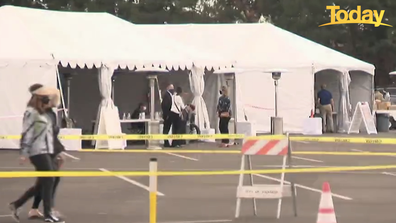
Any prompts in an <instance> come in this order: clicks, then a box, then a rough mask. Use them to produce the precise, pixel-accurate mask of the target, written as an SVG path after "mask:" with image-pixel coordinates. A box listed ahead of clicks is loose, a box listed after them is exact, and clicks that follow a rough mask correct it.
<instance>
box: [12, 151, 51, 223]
mask: <svg viewBox="0 0 396 223" xmlns="http://www.w3.org/2000/svg"><path fill="white" fill-rule="evenodd" d="M30 162H31V163H32V164H33V166H34V167H35V169H36V171H54V165H53V161H52V158H51V156H50V155H49V154H40V155H36V156H32V157H30ZM53 186H54V178H53V177H39V178H37V180H36V183H35V185H34V186H33V187H31V188H29V189H28V190H27V191H26V192H25V193H24V194H23V195H22V196H21V197H20V198H19V199H18V200H16V201H14V202H13V203H14V205H15V207H16V208H20V207H22V206H23V205H24V204H25V203H26V202H27V201H28V200H29V199H30V198H32V197H33V196H35V195H36V194H37V193H39V192H41V196H42V198H43V203H44V216H45V217H49V216H50V214H51V208H52V190H53Z"/></svg>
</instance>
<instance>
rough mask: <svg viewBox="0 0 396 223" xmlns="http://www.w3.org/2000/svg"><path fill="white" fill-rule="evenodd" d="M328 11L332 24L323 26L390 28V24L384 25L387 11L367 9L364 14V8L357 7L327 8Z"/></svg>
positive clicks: (336, 6) (334, 6) (335, 6)
mask: <svg viewBox="0 0 396 223" xmlns="http://www.w3.org/2000/svg"><path fill="white" fill-rule="evenodd" d="M326 9H328V10H330V22H329V23H326V24H322V25H320V26H319V27H321V26H330V25H339V24H354V23H355V24H359V23H360V24H371V25H374V26H375V27H378V26H389V27H392V26H391V25H389V24H385V23H382V20H383V18H384V14H385V10H381V11H379V12H378V11H377V10H370V9H365V10H363V12H362V7H361V6H357V9H354V10H350V11H349V12H347V11H346V10H343V9H341V10H340V6H338V5H333V6H326Z"/></svg>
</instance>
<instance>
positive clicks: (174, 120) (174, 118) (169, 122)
mask: <svg viewBox="0 0 396 223" xmlns="http://www.w3.org/2000/svg"><path fill="white" fill-rule="evenodd" d="M164 118H165V119H164V128H163V129H162V134H164V135H168V134H169V131H170V128H171V127H172V134H176V132H177V131H178V125H179V120H180V117H179V115H178V114H176V113H173V112H169V115H167V116H166V117H164ZM175 141H177V140H172V146H176V145H177V144H175ZM176 143H177V142H176ZM164 146H165V147H169V146H170V144H169V141H168V140H164Z"/></svg>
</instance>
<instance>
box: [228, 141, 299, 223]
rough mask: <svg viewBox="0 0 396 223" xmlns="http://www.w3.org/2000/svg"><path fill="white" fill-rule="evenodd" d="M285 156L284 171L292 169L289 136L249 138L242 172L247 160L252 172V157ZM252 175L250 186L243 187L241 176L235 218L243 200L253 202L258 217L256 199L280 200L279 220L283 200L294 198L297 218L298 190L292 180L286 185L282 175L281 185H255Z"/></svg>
mask: <svg viewBox="0 0 396 223" xmlns="http://www.w3.org/2000/svg"><path fill="white" fill-rule="evenodd" d="M255 155H264V156H283V163H282V170H285V169H286V165H287V164H288V168H292V164H291V146H290V140H289V135H288V134H287V135H286V136H285V135H268V136H257V137H248V138H246V139H245V140H244V142H243V145H242V158H241V171H244V170H245V166H246V163H245V160H246V161H247V162H248V167H247V168H248V170H252V162H251V156H255ZM249 175H250V185H243V184H244V183H243V182H244V179H243V178H244V174H243V173H241V174H240V175H239V183H238V188H237V202H236V210H235V218H238V217H239V215H240V211H241V199H242V198H249V199H252V201H253V211H254V215H255V216H256V215H257V204H256V199H278V210H277V218H279V217H280V213H281V208H282V198H283V197H292V198H293V209H294V215H295V216H297V202H296V189H295V186H294V183H293V181H292V180H290V183H289V184H286V185H285V173H282V174H281V179H280V184H254V182H253V174H249Z"/></svg>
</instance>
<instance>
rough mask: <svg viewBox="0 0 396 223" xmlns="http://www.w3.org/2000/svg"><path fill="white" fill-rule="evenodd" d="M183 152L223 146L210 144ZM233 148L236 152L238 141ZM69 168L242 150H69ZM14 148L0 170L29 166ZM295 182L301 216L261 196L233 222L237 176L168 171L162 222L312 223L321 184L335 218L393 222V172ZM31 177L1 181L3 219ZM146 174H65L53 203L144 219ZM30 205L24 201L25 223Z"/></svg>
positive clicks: (323, 161) (315, 161) (90, 214)
mask: <svg viewBox="0 0 396 223" xmlns="http://www.w3.org/2000/svg"><path fill="white" fill-rule="evenodd" d="M292 147H293V151H345V152H348V151H349V152H359V151H360V152H361V151H376V152H384V151H387V152H389V151H393V148H394V146H392V145H387V146H383V145H362V144H342V143H314V142H294V143H293V144H292ZM186 149H216V150H217V149H218V148H216V147H215V146H214V145H211V144H199V145H190V146H188V148H186ZM230 149H235V150H238V149H239V148H238V147H237V146H235V147H231V148H230ZM69 155H70V157H71V158H70V159H69V160H68V162H67V163H66V165H65V167H64V169H65V170H74V171H80V170H81V171H84V170H90V171H118V170H120V171H147V170H148V165H149V159H150V158H151V157H156V158H158V168H159V170H163V171H173V170H174V171H205V170H208V171H214V170H237V169H239V167H240V160H241V156H240V155H237V154H228V155H227V154H182V153H167V154H145V153H139V154H137V153H80V152H69ZM17 158H18V153H17V152H16V151H0V171H20V170H29V169H31V166H29V165H28V164H26V165H25V166H20V165H19V164H18V163H17ZM281 160H282V159H281V157H273V156H271V157H269V156H254V157H253V158H252V162H253V168H254V169H273V168H280V165H281ZM395 162H396V157H392V156H383V157H368V156H324V155H296V156H293V165H295V166H296V167H306V168H310V167H330V166H331V167H333V166H358V165H360V166H368V165H393V164H395ZM279 178H280V176H279V174H270V175H262V174H256V175H255V176H254V181H255V184H279ZM291 179H293V181H294V182H295V183H296V186H297V209H298V217H294V216H293V212H292V202H291V199H290V198H285V199H284V201H283V208H282V214H281V218H280V219H279V220H278V219H276V217H275V216H276V205H277V201H276V200H259V201H258V216H257V217H256V216H253V212H252V205H251V203H252V202H251V201H250V200H243V203H242V213H241V217H240V218H238V219H234V213H235V203H236V198H235V195H236V187H237V183H238V176H236V175H227V176H163V177H160V178H159V181H158V191H159V193H160V194H159V196H158V222H159V223H165V222H166V223H170V222H173V223H182V222H184V223H212V222H213V223H215V222H236V223H239V222H240V223H242V222H254V223H255V222H257V223H258V222H265V223H275V222H279V223H286V222H287V223H311V222H312V223H315V222H316V216H317V212H318V205H319V199H320V192H321V185H322V184H323V182H326V181H328V182H329V183H330V185H331V189H332V193H333V200H334V205H335V211H336V215H337V219H338V223H361V222H365V223H379V222H381V223H388V222H389V223H394V219H395V218H394V213H393V211H394V210H396V197H395V196H393V194H395V192H396V187H395V186H394V185H395V183H396V170H384V171H357V172H341V173H298V174H293V175H288V176H287V177H286V180H288V181H289V180H291ZM33 181H34V180H33V179H0V185H1V187H0V197H1V199H0V200H1V201H2V202H3V203H4V205H3V206H0V222H1V223H3V222H4V223H7V222H12V219H11V218H10V217H9V216H8V215H9V212H8V210H7V208H6V204H7V202H10V201H12V200H13V199H16V198H17V196H19V195H20V194H21V193H22V192H23V191H24V189H26V188H27V187H28V186H29V185H31V184H32V183H33ZM147 186H148V177H95V178H94V177H92V178H63V179H62V181H61V186H60V188H59V191H58V194H57V199H56V208H57V209H59V210H60V211H61V212H62V213H63V214H64V215H65V216H66V219H67V222H73V223H98V222H103V223H106V222H109V223H110V222H111V223H127V222H128V223H131V222H132V223H144V222H148V220H149V198H148V195H149V194H148V188H147ZM30 205H31V204H30V203H29V204H26V206H25V208H24V211H23V213H24V214H23V217H22V219H23V220H22V222H27V221H28V220H24V219H26V217H25V214H26V213H27V210H28V209H29V206H30Z"/></svg>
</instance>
